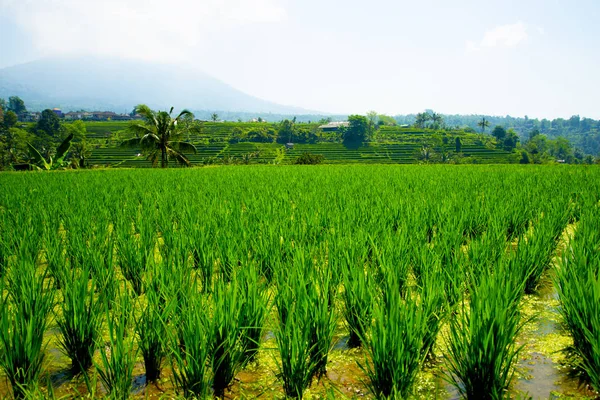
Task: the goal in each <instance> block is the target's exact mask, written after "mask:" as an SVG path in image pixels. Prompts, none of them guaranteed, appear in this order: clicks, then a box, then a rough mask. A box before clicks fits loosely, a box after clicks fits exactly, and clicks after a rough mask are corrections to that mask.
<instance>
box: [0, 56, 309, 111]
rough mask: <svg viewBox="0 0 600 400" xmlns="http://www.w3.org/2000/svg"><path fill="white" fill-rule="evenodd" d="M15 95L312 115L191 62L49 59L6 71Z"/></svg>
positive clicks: (0, 72) (46, 102)
mask: <svg viewBox="0 0 600 400" xmlns="http://www.w3.org/2000/svg"><path fill="white" fill-rule="evenodd" d="M13 95H16V96H20V97H21V98H22V99H23V100H24V101H25V103H26V104H27V106H28V108H29V109H32V110H41V109H44V108H53V107H60V108H62V109H63V110H65V111H68V110H76V109H77V110H78V109H90V110H91V109H93V110H111V111H117V112H129V111H131V109H132V108H133V107H134V106H135V105H137V104H140V103H144V104H148V105H149V106H150V107H152V108H159V109H169V108H170V107H171V106H173V107H175V108H178V109H181V108H187V109H191V110H215V111H240V112H256V113H268V112H271V113H289V114H294V113H295V114H307V113H309V111H307V110H304V109H301V108H297V107H288V106H283V105H280V104H276V103H273V102H269V101H266V100H262V99H259V98H256V97H253V96H251V95H248V94H246V93H243V92H241V91H239V90H237V89H235V88H233V87H231V86H229V85H227V84H226V83H224V82H222V81H220V80H218V79H215V78H213V77H211V76H209V75H207V74H206V73H204V72H202V71H199V70H195V69H194V68H191V67H188V66H185V65H184V66H181V65H169V64H161V63H154V62H147V61H138V60H130V59H114V58H100V57H92V56H81V57H73V56H63V57H52V58H44V59H40V60H37V61H32V62H28V63H24V64H20V65H15V66H11V67H7V68H3V69H0V97H5V98H6V97H8V96H13Z"/></svg>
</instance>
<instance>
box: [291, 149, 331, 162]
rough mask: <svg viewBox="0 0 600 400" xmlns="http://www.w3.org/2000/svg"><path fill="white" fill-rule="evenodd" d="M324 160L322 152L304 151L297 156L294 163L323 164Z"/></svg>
mask: <svg viewBox="0 0 600 400" xmlns="http://www.w3.org/2000/svg"><path fill="white" fill-rule="evenodd" d="M324 160H325V156H323V155H322V154H312V153H309V152H307V151H305V152H304V153H302V155H300V156H299V157H298V158H296V161H294V164H303V165H316V164H321V163H322V162H323V161H324Z"/></svg>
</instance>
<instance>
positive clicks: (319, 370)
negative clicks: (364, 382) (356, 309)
mask: <svg viewBox="0 0 600 400" xmlns="http://www.w3.org/2000/svg"><path fill="white" fill-rule="evenodd" d="M317 268H318V267H317ZM309 276H310V275H309ZM311 280H312V282H311V283H308V282H310V281H307V282H306V283H307V288H306V289H307V293H306V295H307V301H308V304H309V315H308V318H309V319H308V321H307V322H308V323H309V324H310V331H311V336H310V342H309V345H310V359H311V363H312V364H313V367H314V371H313V376H315V377H316V378H318V379H320V378H321V377H322V376H323V375H325V374H326V372H327V359H328V356H329V351H330V350H331V347H332V345H333V335H334V333H335V327H336V322H337V321H336V316H335V312H334V303H335V294H334V293H335V289H334V290H332V288H335V285H334V284H333V282H332V281H331V278H330V277H329V276H328V274H327V273H326V272H324V271H321V270H318V271H315V272H314V275H313V276H312V279H311Z"/></svg>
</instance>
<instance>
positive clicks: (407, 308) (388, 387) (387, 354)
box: [362, 274, 427, 399]
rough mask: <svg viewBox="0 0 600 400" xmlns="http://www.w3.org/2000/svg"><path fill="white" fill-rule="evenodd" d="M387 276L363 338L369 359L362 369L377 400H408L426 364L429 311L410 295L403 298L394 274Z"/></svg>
mask: <svg viewBox="0 0 600 400" xmlns="http://www.w3.org/2000/svg"><path fill="white" fill-rule="evenodd" d="M386 275H387V276H386V278H385V281H384V282H383V288H382V298H381V299H380V300H379V301H378V302H377V304H376V305H375V307H374V309H373V320H374V321H373V325H372V326H371V329H370V334H369V335H368V336H367V337H365V338H363V341H364V343H365V350H366V354H367V355H368V357H367V358H366V360H365V363H364V366H362V368H363V369H364V371H365V372H366V374H367V376H368V377H369V380H370V381H369V389H370V390H371V392H372V393H373V394H374V395H375V397H376V398H378V399H396V398H407V397H408V396H409V395H410V394H411V391H412V387H413V384H414V382H415V380H416V377H417V373H418V372H419V369H420V367H421V364H422V362H423V360H424V356H423V353H422V352H421V349H422V347H423V341H424V337H425V333H426V331H427V311H426V310H421V309H420V306H419V304H418V303H417V301H416V300H414V299H413V298H411V296H410V295H407V296H404V297H403V296H402V295H401V290H400V282H399V281H398V280H397V279H396V278H395V277H394V275H393V274H386Z"/></svg>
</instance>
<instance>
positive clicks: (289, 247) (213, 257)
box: [0, 166, 600, 399]
mask: <svg viewBox="0 0 600 400" xmlns="http://www.w3.org/2000/svg"><path fill="white" fill-rule="evenodd" d="M599 175H600V171H598V170H597V169H594V168H592V167H590V168H562V167H555V168H548V167H544V168H524V167H516V166H495V167H491V166H481V167H476V166H469V167H464V168H463V167H457V168H454V169H446V168H442V167H438V166H432V167H418V166H407V167H398V166H352V167H349V166H339V167H334V166H328V167H317V168H310V167H309V168H304V167H231V168H229V167H226V168H207V169H203V170H193V171H192V170H169V171H140V170H119V171H111V170H105V171H83V172H65V173H54V174H35V173H31V174H29V173H28V174H11V173H7V174H3V175H0V186H2V188H3V189H4V190H3V191H2V192H0V288H1V289H2V291H1V294H2V296H1V303H0V304H1V307H2V315H1V316H0V369H1V371H2V375H3V376H5V377H6V378H7V381H8V382H9V383H10V393H0V394H2V395H12V396H14V397H15V398H19V399H22V398H28V397H31V396H32V393H39V391H40V390H42V391H46V393H47V395H50V392H49V391H48V389H45V388H43V386H44V385H45V382H46V381H47V380H48V379H49V376H50V371H52V370H56V368H58V367H59V366H57V365H56V364H57V362H56V361H55V360H53V359H51V358H50V357H48V354H49V353H52V354H55V352H49V346H56V349H57V350H58V351H60V352H62V354H63V357H64V359H67V360H68V363H69V364H68V365H65V366H64V368H65V369H68V370H69V372H70V373H71V374H73V375H76V377H75V378H74V381H73V382H77V380H78V379H79V382H81V381H84V382H86V384H87V386H88V389H87V391H88V392H89V396H102V395H103V394H106V395H107V396H110V397H111V398H119V399H125V398H129V397H131V396H134V392H133V383H134V376H135V375H136V374H138V373H139V371H142V372H143V375H144V377H145V381H146V383H147V384H148V385H153V384H154V385H158V386H160V387H162V388H166V390H167V393H170V394H171V395H173V396H175V395H177V396H180V397H183V398H207V397H213V396H215V397H220V398H222V397H225V396H227V395H231V393H237V392H236V390H237V389H236V388H239V386H240V385H242V384H240V383H239V382H238V381H239V379H238V377H239V376H240V373H241V372H242V371H245V370H246V371H256V370H259V371H261V370H262V371H265V369H264V368H265V366H262V369H261V367H260V363H269V362H270V361H269V360H272V365H270V366H269V368H271V369H272V371H273V374H274V375H273V381H274V382H277V383H275V385H276V386H277V387H278V388H279V389H278V391H279V394H280V395H281V396H287V397H291V398H303V397H305V395H306V393H307V390H308V389H309V388H313V389H314V390H317V391H318V390H322V388H323V387H324V386H327V385H328V384H329V383H328V382H329V376H330V371H331V368H333V367H332V363H331V358H332V356H333V355H335V354H336V353H335V352H339V351H351V353H349V354H353V357H354V360H353V361H354V363H355V365H356V366H357V371H359V372H357V374H358V375H359V376H356V377H355V379H356V382H364V390H365V392H366V391H368V392H369V395H370V396H372V397H374V398H382V399H384V398H385V399H392V398H393V399H396V398H407V397H410V396H411V395H413V394H414V391H415V382H416V381H417V379H418V378H417V377H418V376H419V374H420V373H421V372H422V371H423V370H425V369H428V368H432V367H431V365H440V367H439V369H440V371H439V372H441V373H442V374H444V375H445V376H446V379H447V380H448V381H449V382H450V383H451V384H452V385H455V386H456V388H457V390H458V391H459V393H460V394H461V395H462V396H464V397H465V398H490V399H495V398H503V397H505V396H506V395H507V393H509V391H510V389H511V384H512V382H513V373H514V366H515V361H516V360H517V358H518V355H519V352H520V349H521V346H520V345H519V344H517V342H516V338H517V335H518V334H519V332H520V329H521V328H522V326H523V323H524V322H525V321H524V320H523V318H522V317H521V314H520V311H519V307H518V304H519V302H520V299H521V298H522V296H523V295H524V294H526V293H533V292H535V291H536V290H537V288H538V286H539V284H540V278H541V276H542V275H543V274H544V273H545V271H546V270H547V269H548V268H550V267H551V265H552V260H553V257H555V255H556V252H555V249H556V247H557V244H558V242H559V240H560V238H561V235H562V232H563V231H564V230H565V228H566V226H567V225H568V224H570V223H576V224H577V226H578V230H577V233H576V235H575V238H574V240H573V242H572V245H571V247H570V251H568V252H566V253H565V254H564V260H565V261H564V263H563V265H562V266H561V268H560V269H559V272H558V275H557V278H556V279H557V280H556V283H557V286H558V287H559V293H560V296H561V297H560V298H561V301H562V302H563V313H564V317H565V321H566V322H567V326H568V329H569V331H570V332H571V333H572V335H573V337H574V349H573V351H574V354H576V356H577V358H576V360H579V361H574V362H577V363H578V366H580V367H581V369H582V370H583V371H585V373H586V374H587V376H588V377H589V379H590V380H591V382H592V383H593V385H596V386H595V387H596V388H598V381H597V376H596V375H597V370H598V363H597V362H596V361H594V360H595V358H596V359H597V358H598V357H597V355H595V354H594V352H595V351H596V350H597V349H596V347H597V343H596V342H594V338H596V337H598V332H597V330H594V329H596V328H595V327H594V325H593V324H594V323H595V322H594V321H595V319H594V318H595V317H594V316H596V317H597V315H598V313H597V311H598V310H596V308H594V307H595V304H597V303H598V301H597V300H598V298H597V297H598V296H597V295H598V294H599V293H600V292H599V291H598V290H597V289H598V288H597V286H598V285H597V280H598V277H597V275H598V274H597V270H595V269H594V267H593V266H594V265H596V264H597V262H596V261H598V260H597V255H598V248H597V243H599V242H600V240H597V239H598V238H597V232H598V231H600V230H599V229H598V228H599V227H598V226H597V222H596V221H597V220H598V219H597V208H598V201H599V199H600V190H599V189H600V185H599V184H598V182H600V180H599V179H598V177H599ZM579 220H580V221H579ZM578 221H579V222H578ZM596 269H597V268H596ZM582 299H587V300H586V301H585V302H583V301H582ZM584 325H585V326H584ZM339 343H343V345H341V348H342V350H334V347H336V348H338V349H339V348H340V345H339ZM53 349H54V347H52V350H53ZM351 349H352V350H351ZM264 354H268V357H263V356H262V355H264ZM440 356H443V357H440ZM594 357H595V358H594ZM436 360H437V361H436ZM439 360H445V361H443V362H442V361H439ZM53 365H54V366H53ZM267 369H268V368H267ZM73 384H74V385H75V383H73ZM272 384H273V383H272ZM357 384H358V383H357ZM67 385H68V384H67ZM361 385H362V383H361ZM59 389H60V388H59ZM232 389H233V391H232ZM482 393H485V394H486V395H485V396H482V395H481V394H482Z"/></svg>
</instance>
